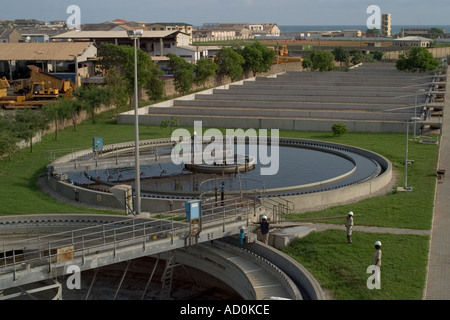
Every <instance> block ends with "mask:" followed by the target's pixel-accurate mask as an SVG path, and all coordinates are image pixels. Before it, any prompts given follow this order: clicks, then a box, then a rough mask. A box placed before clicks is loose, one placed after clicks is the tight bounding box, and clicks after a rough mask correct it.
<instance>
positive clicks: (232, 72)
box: [214, 47, 245, 81]
mask: <svg viewBox="0 0 450 320" xmlns="http://www.w3.org/2000/svg"><path fill="white" fill-rule="evenodd" d="M214 62H215V63H216V64H217V66H218V67H219V69H218V70H217V72H218V73H219V74H221V75H223V76H228V77H230V78H231V80H232V81H235V80H237V79H239V78H241V77H242V75H243V73H244V69H243V67H242V66H243V65H244V63H245V60H244V58H243V57H242V56H241V55H240V54H239V53H237V52H236V51H235V50H233V49H232V48H227V47H223V48H222V49H220V50H219V52H217V55H216V57H215V58H214Z"/></svg>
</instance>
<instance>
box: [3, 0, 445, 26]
mask: <svg viewBox="0 0 450 320" xmlns="http://www.w3.org/2000/svg"><path fill="white" fill-rule="evenodd" d="M2 2H3V3H2V6H1V10H0V19H4V20H15V19H38V20H42V21H51V20H64V21H65V20H67V19H68V18H69V17H70V16H71V14H72V12H70V13H67V8H68V7H69V6H71V5H77V6H78V7H79V8H80V12H81V24H85V23H102V22H105V21H111V20H114V19H125V20H128V21H144V22H184V23H188V24H192V25H194V26H201V25H203V23H215V22H230V23H239V22H243V23H276V24H278V25H279V26H280V25H281V26H287V25H319V26H325V25H366V22H367V19H368V18H369V17H370V15H371V14H370V13H367V8H368V7H369V6H370V5H377V6H379V7H380V9H381V12H382V13H391V14H392V24H393V25H417V26H420V25H450V1H449V0H433V1H424V0H381V1H376V0H183V1H181V0H165V1H164V0H157V1H154V0H120V1H118V0H58V1H55V0H39V1H36V0H22V1H2Z"/></svg>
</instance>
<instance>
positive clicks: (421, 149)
mask: <svg viewBox="0 0 450 320" xmlns="http://www.w3.org/2000/svg"><path fill="white" fill-rule="evenodd" d="M289 136H293V137H295V136H299V134H297V133H295V132H292V133H289ZM301 137H302V138H311V139H318V140H325V141H331V142H336V143H342V144H348V145H352V146H356V147H360V148H364V149H368V150H371V151H374V152H377V153H379V154H381V155H383V156H385V157H386V158H388V159H389V160H390V161H391V162H392V164H393V169H394V171H395V172H396V177H397V186H403V183H404V165H403V163H404V161H405V143H406V141H405V135H402V134H364V133H361V134H356V133H355V134H346V135H345V136H342V137H338V138H336V137H332V136H330V135H329V134H327V133H322V134H318V133H311V134H309V135H305V134H303V135H301ZM408 149H409V151H408V159H409V160H413V161H414V162H413V164H412V165H410V166H408V171H407V173H408V180H407V181H408V186H411V187H412V188H413V191H412V192H397V191H396V188H394V189H393V190H392V192H391V193H389V194H388V195H385V196H376V197H373V198H369V199H365V200H362V201H359V202H357V203H353V204H349V205H342V206H335V207H331V208H328V209H325V210H320V211H315V212H307V213H301V214H290V215H288V216H287V217H286V218H288V219H296V218H312V217H314V218H315V217H332V216H337V215H345V214H347V212H348V211H353V212H354V213H355V214H360V215H361V216H359V217H355V223H357V224H360V225H367V226H378V227H392V228H394V227H395V228H410V229H419V230H429V229H430V228H431V221H432V214H433V207H434V192H435V186H436V168H437V167H436V166H437V159H438V155H439V147H438V146H437V145H427V144H421V143H418V142H414V141H409V148H408ZM341 220H342V219H338V220H336V219H325V220H315V221H316V222H323V223H337V224H341V223H342V221H341Z"/></svg>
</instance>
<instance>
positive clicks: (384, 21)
mask: <svg viewBox="0 0 450 320" xmlns="http://www.w3.org/2000/svg"><path fill="white" fill-rule="evenodd" d="M391 30H392V17H391V14H390V13H386V14H382V15H381V35H382V36H383V37H390V36H391V35H392V31H391Z"/></svg>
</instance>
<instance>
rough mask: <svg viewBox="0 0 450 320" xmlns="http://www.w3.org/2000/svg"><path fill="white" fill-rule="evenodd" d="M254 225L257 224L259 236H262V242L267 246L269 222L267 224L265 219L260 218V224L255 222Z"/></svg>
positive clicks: (264, 217) (263, 217)
mask: <svg viewBox="0 0 450 320" xmlns="http://www.w3.org/2000/svg"><path fill="white" fill-rule="evenodd" d="M254 224H259V227H260V231H261V235H262V241H263V242H264V243H265V244H268V243H269V227H270V225H269V222H267V217H266V216H262V217H261V222H257V223H254Z"/></svg>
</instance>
